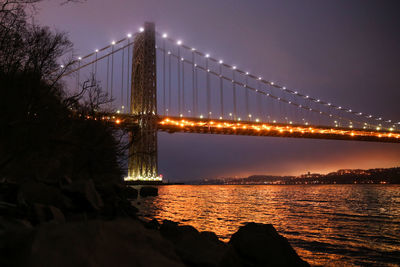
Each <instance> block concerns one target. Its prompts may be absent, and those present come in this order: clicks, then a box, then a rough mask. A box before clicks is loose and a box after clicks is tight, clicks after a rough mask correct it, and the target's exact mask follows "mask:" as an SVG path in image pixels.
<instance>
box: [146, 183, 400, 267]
mask: <svg viewBox="0 0 400 267" xmlns="http://www.w3.org/2000/svg"><path fill="white" fill-rule="evenodd" d="M141 201H142V205H140V206H139V209H140V211H141V213H142V214H145V215H142V216H143V217H147V218H156V219H159V220H163V219H169V220H173V221H178V222H180V223H182V224H190V225H192V226H194V227H196V228H197V229H198V230H199V231H213V232H215V233H216V234H217V235H218V236H219V237H220V238H221V239H222V240H224V241H228V240H229V238H230V236H231V235H232V234H233V233H234V232H236V231H237V229H238V228H239V227H240V226H241V225H243V224H244V223H245V222H250V221H252V222H260V223H271V224H273V225H274V226H275V228H276V229H277V230H278V231H279V232H280V233H281V234H282V235H284V236H285V237H287V238H288V239H289V241H290V243H291V244H292V245H293V246H294V247H295V249H296V251H297V252H298V253H299V255H300V256H301V257H302V258H304V259H305V260H307V261H308V262H310V263H311V264H314V265H325V266H337V265H356V266H357V265H360V266H364V265H378V266H382V265H384V266H388V265H389V266H397V264H398V263H399V262H400V234H399V233H400V186H398V185H323V186H304V185H302V186H275V185H273V186H267V185H262V186H248V185H246V186H240V185H237V186H236V185H235V186H190V185H176V186H175V185H173V186H160V187H159V196H158V197H151V198H146V199H143V200H141Z"/></svg>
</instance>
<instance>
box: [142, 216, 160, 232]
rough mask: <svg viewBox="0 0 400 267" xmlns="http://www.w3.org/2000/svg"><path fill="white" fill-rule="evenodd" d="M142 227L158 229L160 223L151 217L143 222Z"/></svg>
mask: <svg viewBox="0 0 400 267" xmlns="http://www.w3.org/2000/svg"><path fill="white" fill-rule="evenodd" d="M144 227H146V228H147V229H154V230H158V229H160V223H159V222H158V221H157V219H152V220H151V221H149V222H145V224H144Z"/></svg>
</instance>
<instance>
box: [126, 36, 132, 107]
mask: <svg viewBox="0 0 400 267" xmlns="http://www.w3.org/2000/svg"><path fill="white" fill-rule="evenodd" d="M130 60H131V47H130V45H129V38H128V59H127V64H128V66H127V67H128V68H127V69H128V73H127V75H126V112H127V113H130V106H131V105H129V100H130V99H129V77H130V76H131V75H132V74H131V72H130V69H131V64H129V62H130Z"/></svg>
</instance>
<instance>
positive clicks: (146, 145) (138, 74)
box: [125, 22, 162, 181]
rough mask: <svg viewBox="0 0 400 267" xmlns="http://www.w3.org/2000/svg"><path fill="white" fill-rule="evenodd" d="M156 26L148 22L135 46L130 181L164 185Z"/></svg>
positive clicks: (129, 164)
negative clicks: (159, 138) (160, 157)
mask: <svg viewBox="0 0 400 267" xmlns="http://www.w3.org/2000/svg"><path fill="white" fill-rule="evenodd" d="M155 45H156V37H155V25H154V23H150V22H146V23H145V25H144V31H143V32H141V33H139V34H138V35H136V37H135V40H134V45H133V49H134V50H133V60H132V79H131V80H132V81H131V113H132V115H134V116H135V117H137V118H138V125H139V127H138V129H136V130H132V132H131V134H130V138H131V140H130V141H131V142H130V144H131V145H130V149H129V163H128V177H127V178H125V180H126V181H161V180H162V179H161V177H160V176H158V168H157V167H158V166H157V165H158V163H157V156H158V155H157V77H156V48H155Z"/></svg>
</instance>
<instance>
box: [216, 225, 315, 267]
mask: <svg viewBox="0 0 400 267" xmlns="http://www.w3.org/2000/svg"><path fill="white" fill-rule="evenodd" d="M229 245H230V248H229V252H228V253H227V256H228V255H230V257H231V255H232V254H237V255H238V257H239V258H240V263H241V265H242V266H309V264H308V263H307V262H305V261H303V260H302V259H301V258H300V257H299V256H298V255H297V253H296V251H295V250H294V249H293V248H292V246H291V245H290V244H289V242H288V240H287V239H286V238H285V237H283V236H281V235H280V234H278V232H277V231H276V230H275V228H274V227H273V226H272V224H259V223H248V224H246V225H245V226H242V227H241V228H240V229H239V230H238V231H237V232H236V233H235V234H233V235H232V237H231V239H230V241H229ZM227 256H226V257H225V259H224V260H228V257H227ZM223 265H224V266H228V265H227V264H223Z"/></svg>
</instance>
